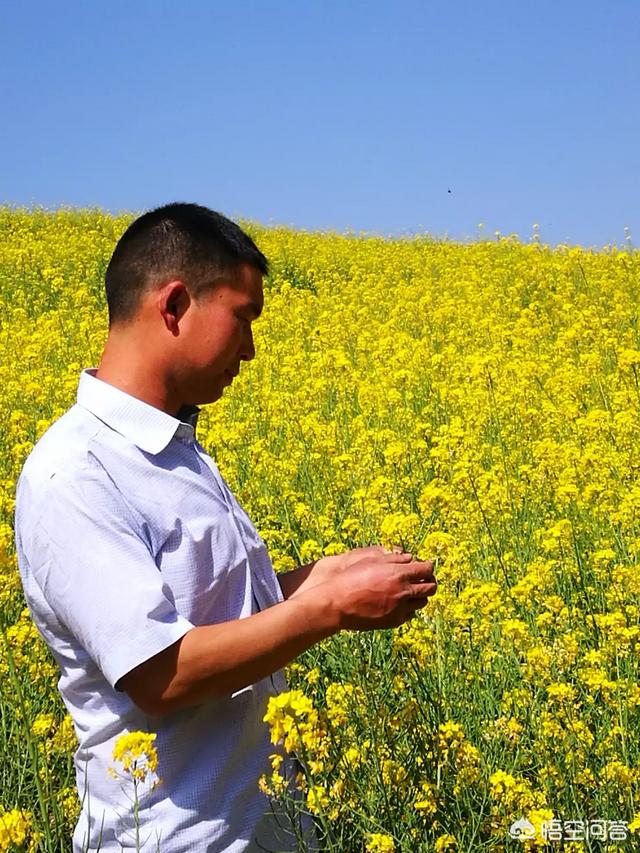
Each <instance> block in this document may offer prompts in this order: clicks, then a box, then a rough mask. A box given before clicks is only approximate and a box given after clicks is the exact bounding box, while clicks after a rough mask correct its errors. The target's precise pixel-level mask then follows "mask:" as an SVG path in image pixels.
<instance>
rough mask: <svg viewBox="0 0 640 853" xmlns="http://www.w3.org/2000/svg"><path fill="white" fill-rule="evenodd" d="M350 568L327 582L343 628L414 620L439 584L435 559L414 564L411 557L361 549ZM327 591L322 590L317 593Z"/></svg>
mask: <svg viewBox="0 0 640 853" xmlns="http://www.w3.org/2000/svg"><path fill="white" fill-rule="evenodd" d="M358 551H359V552H364V553H362V554H357V552H355V551H352V552H350V553H351V554H354V555H357V556H356V557H355V558H354V559H353V560H352V561H350V565H348V566H347V567H346V568H342V569H339V570H335V571H334V572H333V573H332V575H331V577H330V579H329V580H328V581H327V583H326V587H330V588H331V592H330V593H329V594H330V595H331V597H332V599H333V602H334V606H335V607H336V608H337V611H338V625H339V628H342V629H344V628H346V629H350V630H357V631H366V630H369V629H372V628H395V627H397V626H398V625H402V623H403V622H406V621H407V620H408V619H410V618H411V617H412V616H413V615H414V613H415V611H416V610H418V609H420V608H421V607H424V606H425V604H426V603H427V599H428V598H429V597H430V596H432V595H434V594H435V592H436V589H437V581H436V579H435V577H434V574H433V563H432V561H431V560H427V561H425V562H413V561H412V557H411V554H404V553H389V552H386V551H385V550H384V549H382V548H360V549H358ZM321 591H322V592H324V589H323V590H320V588H318V590H317V592H321Z"/></svg>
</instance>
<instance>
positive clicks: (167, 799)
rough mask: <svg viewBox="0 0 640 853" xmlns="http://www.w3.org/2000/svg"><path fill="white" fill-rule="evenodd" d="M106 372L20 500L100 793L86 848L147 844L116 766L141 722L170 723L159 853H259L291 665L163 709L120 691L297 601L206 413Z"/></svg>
mask: <svg viewBox="0 0 640 853" xmlns="http://www.w3.org/2000/svg"><path fill="white" fill-rule="evenodd" d="M95 372H96V371H95V369H91V370H84V371H83V372H82V374H81V376H80V382H79V386H78V400H77V403H76V405H74V406H73V407H72V408H71V409H70V410H69V411H68V412H66V414H64V415H63V416H62V417H61V418H60V419H59V420H58V421H56V422H55V423H54V424H53V425H52V426H51V427H50V428H49V430H48V431H47V432H46V433H45V435H43V436H42V438H41V439H40V441H39V442H38V443H37V445H36V446H35V447H34V449H33V451H32V452H31V454H30V456H29V457H28V459H27V461H26V463H25V465H24V468H23V471H22V474H21V476H20V479H19V482H18V487H17V500H16V545H17V551H18V562H19V568H20V574H21V577H22V582H23V586H24V591H25V595H26V599H27V603H28V606H29V609H30V611H31V615H32V617H33V620H34V622H35V624H36V626H37V627H38V629H39V631H40V632H41V633H42V635H43V637H44V639H45V640H46V642H47V644H48V645H49V647H50V648H51V651H52V653H53V655H54V657H55V659H56V660H57V662H58V663H59V665H60V670H61V677H60V680H59V682H58V687H59V690H60V692H61V694H62V698H63V700H64V702H65V705H66V706H67V708H68V710H69V713H70V714H71V716H72V718H73V721H74V724H75V729H76V733H77V735H78V738H79V748H78V750H77V752H76V754H75V766H76V780H77V785H78V792H79V795H80V797H81V799H82V797H83V793H85V792H87V796H86V797H85V801H84V804H83V810H82V813H81V816H80V819H79V821H78V824H77V826H76V830H75V833H74V837H73V850H74V853H80V851H82V850H87V849H89V850H96V849H97V847H98V842H99V841H100V850H101V851H103V853H112V851H113V853H115V851H118V853H119V852H120V850H121V848H122V847H124V848H125V849H135V831H134V819H133V808H132V806H131V802H130V799H129V798H130V797H132V796H133V787H132V786H130V787H129V788H128V789H125V790H123V789H122V787H121V784H122V783H120V782H118V781H115V780H114V779H112V778H111V777H110V776H109V775H108V773H107V769H108V767H110V766H113V765H114V762H113V760H112V751H113V746H114V742H115V740H116V739H117V737H118V736H119V735H120V734H122V733H124V732H127V731H135V730H144V731H153V732H156V733H157V738H156V741H155V746H156V748H157V752H158V771H157V772H158V776H160V777H161V778H162V780H163V782H162V784H161V785H160V786H159V787H158V788H156V790H155V791H153V792H150V793H146V794H145V795H144V796H143V798H142V802H141V808H140V814H139V825H140V839H141V845H142V846H141V849H142V850H143V851H147V850H149V851H154V853H155V851H156V848H157V836H159V837H160V843H159V850H160V851H161V853H187V851H189V853H194V851H196V853H200V851H203V852H204V851H207V853H222V851H233V853H236V851H245V850H254V849H258V847H257V846H255V845H254V842H252V837H253V835H254V833H256V832H258V833H259V834H260V836H261V838H262V839H263V841H264V839H265V838H266V840H267V845H268V844H269V836H270V830H269V828H268V825H269V819H266V820H265V819H264V817H263V816H264V814H265V812H267V811H268V808H269V804H268V800H267V799H266V798H265V797H264V796H263V794H261V793H260V791H259V789H258V787H257V781H258V778H259V777H260V775H261V774H262V773H263V772H265V771H267V770H268V769H269V766H270V765H269V762H268V755H269V754H270V753H271V752H273V751H274V747H273V746H272V745H271V744H270V742H269V738H268V730H267V727H266V725H265V724H264V723H263V722H262V717H263V715H264V712H265V708H266V703H267V700H268V698H269V696H271V695H274V694H275V693H277V692H278V691H279V690H281V689H283V688H284V689H286V683H285V681H284V678H283V676H282V673H276V674H275V675H274V676H271V678H267V679H265V680H263V681H260V682H259V683H257V684H254V685H252V686H249V687H247V688H245V689H243V690H239V691H238V692H237V693H235V694H233V695H232V696H229V697H225V698H222V699H215V698H214V699H210V700H207V701H204V702H202V703H201V704H198V705H195V706H191V707H188V708H186V709H182V710H180V711H177V712H175V713H172V714H169V715H166V716H163V717H148V716H147V715H145V713H144V712H143V711H141V710H140V709H139V708H138V707H137V706H136V705H135V704H134V703H133V702H132V701H131V699H130V698H129V696H128V695H127V694H126V693H124V692H121V691H118V690H117V689H116V688H115V685H116V683H117V681H118V679H119V678H121V677H122V676H123V675H125V674H126V673H127V672H129V671H130V670H132V669H133V668H134V667H135V666H137V665H138V664H140V663H142V662H143V661H145V660H147V659H148V658H150V657H152V656H153V655H155V654H157V653H158V652H160V651H162V650H163V649H165V648H167V647H168V646H170V645H172V644H173V643H175V642H176V641H177V640H178V639H180V637H182V636H183V635H184V634H186V633H187V631H189V630H190V629H191V628H192V627H193V626H195V625H207V624H211V623H216V622H225V621H228V620H232V619H241V618H243V617H245V616H249V615H250V614H252V613H254V612H256V611H257V610H258V609H264V608H266V607H269V606H271V605H273V604H276V603H277V602H279V601H282V593H281V590H280V585H279V583H278V580H277V578H276V576H275V574H274V571H273V568H272V565H271V561H270V559H269V556H268V553H267V550H266V548H265V545H264V543H263V541H262V540H261V539H260V537H259V535H258V533H257V532H256V529H255V527H254V526H253V524H252V523H251V521H250V519H249V518H248V516H247V515H246V513H245V512H244V511H243V510H242V509H241V507H240V506H239V504H238V502H237V501H236V499H235V498H234V496H233V495H232V494H231V492H230V490H229V488H228V487H227V485H226V483H225V482H224V480H223V479H222V477H221V475H220V472H219V471H218V468H217V466H216V465H215V463H214V462H213V460H212V459H211V458H210V457H209V456H208V455H207V453H206V452H205V451H204V449H203V448H202V446H201V445H200V444H199V443H198V442H197V440H195V437H194V416H195V417H197V412H198V409H197V408H196V407H192V410H191V411H190V412H186V411H185V412H184V413H183V412H182V411H181V412H180V413H179V414H181V415H183V414H184V415H185V418H184V420H180V419H177V418H174V417H171V416H170V415H168V414H166V413H165V412H162V411H160V410H159V409H156V408H154V407H153V406H150V405H148V404H146V403H144V402H142V401H140V400H138V399H136V398H134V397H131V396H130V395H128V394H126V393H124V392H123V391H121V390H119V389H117V388H116V387H114V386H112V385H109V384H108V383H106V382H103V381H101V380H100V379H97V378H95V375H94V374H95ZM189 415H190V416H191V422H189ZM116 767H117V765H116ZM101 825H102V834H101V837H100V829H101ZM143 842H146V843H144V844H142V843H143ZM260 849H263V848H260ZM274 849H283V847H282V846H277V847H274ZM287 849H290V848H288V847H287ZM291 849H296V848H295V846H293V847H292V848H291Z"/></svg>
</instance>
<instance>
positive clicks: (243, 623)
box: [118, 554, 436, 716]
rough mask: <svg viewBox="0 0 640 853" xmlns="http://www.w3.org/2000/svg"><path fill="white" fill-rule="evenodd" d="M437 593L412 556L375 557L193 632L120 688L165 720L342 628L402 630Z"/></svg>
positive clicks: (256, 677) (428, 568) (428, 569)
mask: <svg viewBox="0 0 640 853" xmlns="http://www.w3.org/2000/svg"><path fill="white" fill-rule="evenodd" d="M435 590H436V583H435V579H434V577H433V567H432V564H431V563H430V562H426V563H419V562H411V555H409V554H378V555H376V556H375V557H367V558H364V559H362V560H360V561H358V562H356V563H355V564H354V565H353V566H351V567H350V570H349V571H346V572H341V573H338V574H337V575H336V577H335V578H334V579H333V580H331V581H326V582H323V583H320V584H318V585H316V586H314V587H313V589H308V590H306V591H300V592H299V594H298V595H295V596H292V597H291V598H289V599H288V600H286V601H283V602H281V603H280V604H276V605H274V606H273V607H270V608H268V609H267V610H263V611H261V612H260V613H255V614H254V615H252V616H248V617H246V618H244V619H238V620H233V621H231V622H223V623H220V624H217V625H203V626H199V627H196V628H192V629H191V630H190V631H188V632H187V633H186V634H185V636H184V637H182V638H181V639H180V640H178V641H177V642H176V643H174V644H173V645H172V646H170V647H169V648H167V649H165V650H164V651H162V652H160V653H159V654H157V655H155V656H154V657H152V658H150V659H149V660H147V661H144V663H142V664H140V665H139V666H137V667H135V669H133V670H131V671H130V672H128V673H127V674H126V675H125V676H123V677H122V678H121V679H120V680H119V682H118V686H119V687H121V688H122V689H123V690H125V691H126V692H127V693H128V694H129V696H130V697H131V698H132V700H133V701H134V702H135V703H136V704H137V705H138V706H139V707H140V708H141V709H142V710H143V711H145V712H146V713H148V714H153V715H158V716H160V715H163V714H167V713H171V712H173V711H176V710H178V709H180V708H184V707H188V706H189V705H194V704H197V703H198V702H202V701H204V700H205V699H206V698H208V697H211V696H228V695H230V694H231V693H234V692H236V691H238V690H241V689H242V688H244V687H247V686H248V685H250V684H254V683H255V682H257V681H260V680H261V679H263V678H266V677H267V676H269V675H271V673H273V672H275V671H276V670H278V669H281V668H282V667H283V666H284V665H285V664H287V663H289V662H290V661H292V660H293V659H294V658H295V657H297V656H298V655H299V654H301V652H303V651H305V650H306V649H308V648H310V647H311V646H313V645H314V644H315V643H317V642H319V641H320V640H323V639H325V638H326V637H329V636H331V635H332V634H334V633H336V632H337V631H339V630H341V629H351V630H369V629H372V628H391V627H396V626H397V625H401V624H402V623H403V622H405V621H407V619H409V618H411V616H413V614H414V613H415V611H416V610H417V609H418V608H420V607H423V606H424V605H425V604H426V602H427V598H428V597H429V596H430V595H433V594H434V592H435Z"/></svg>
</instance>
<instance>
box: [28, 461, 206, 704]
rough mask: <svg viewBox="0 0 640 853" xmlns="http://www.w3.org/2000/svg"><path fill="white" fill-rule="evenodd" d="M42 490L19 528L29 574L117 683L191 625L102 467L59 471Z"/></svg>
mask: <svg viewBox="0 0 640 853" xmlns="http://www.w3.org/2000/svg"><path fill="white" fill-rule="evenodd" d="M43 491H44V494H43V493H42V492H41V493H40V494H39V495H37V496H32V497H33V498H34V500H33V501H32V503H31V509H32V510H33V511H32V512H30V513H29V516H30V523H29V525H28V526H27V525H24V524H23V525H22V530H21V539H22V545H23V549H24V553H25V556H26V557H27V560H28V562H29V566H30V570H31V573H32V575H33V578H34V579H35V581H36V583H37V584H38V586H39V587H40V589H41V590H42V594H43V595H44V597H45V599H46V601H47V603H48V604H49V606H50V607H51V609H52V610H53V612H54V613H55V615H56V617H57V618H58V619H59V620H60V621H61V622H62V623H63V624H64V625H65V626H66V627H67V628H68V630H69V631H70V632H71V633H72V634H73V635H74V637H75V638H76V639H77V641H78V642H79V643H80V644H81V645H82V646H83V648H84V649H85V650H86V651H87V653H88V654H89V655H90V657H91V658H92V659H93V661H94V662H95V663H96V665H97V666H98V667H99V669H100V670H101V671H102V673H103V674H104V676H105V678H106V679H107V681H108V682H109V684H110V685H111V686H112V687H115V685H116V682H117V681H118V680H119V679H120V678H121V677H122V676H123V675H126V673H128V672H130V671H131V670H132V669H134V668H135V667H136V666H138V664H140V663H143V662H144V661H145V660H148V659H149V658H151V657H153V656H154V655H156V654H158V653H159V652H161V651H163V650H164V649H166V648H168V647H169V646H170V645H172V644H173V643H175V642H176V641H177V640H179V639H180V638H181V637H183V636H184V635H185V634H186V633H187V632H188V631H189V630H191V628H193V627H194V626H193V625H192V624H191V622H189V620H188V619H185V618H184V617H183V616H181V615H180V614H179V613H178V612H177V611H176V609H175V606H174V604H173V598H172V596H171V592H170V590H169V589H168V588H167V587H166V585H165V584H164V582H163V577H162V574H161V572H160V571H159V569H158V567H157V566H156V564H155V561H154V559H153V555H152V553H151V551H150V549H149V546H148V544H147V543H146V542H145V537H144V531H143V527H142V525H141V522H140V519H137V518H136V517H135V516H134V514H133V512H132V510H131V509H130V508H129V506H128V505H127V503H126V501H125V500H124V498H123V496H122V495H121V494H120V492H119V491H118V490H117V488H116V486H115V484H114V483H113V482H112V480H111V479H110V477H109V476H108V474H107V473H106V471H104V469H103V468H101V467H100V466H99V465H98V464H95V466H90V465H86V466H83V467H82V468H80V469H76V470H75V471H73V472H58V473H56V474H55V476H53V477H52V478H51V479H50V480H49V482H48V483H47V485H46V486H45V487H44V490H43ZM27 492H28V489H27ZM28 500H29V496H28V494H27V495H24V494H23V495H22V503H23V507H24V502H25V501H28Z"/></svg>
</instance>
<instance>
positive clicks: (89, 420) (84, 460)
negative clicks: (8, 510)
mask: <svg viewBox="0 0 640 853" xmlns="http://www.w3.org/2000/svg"><path fill="white" fill-rule="evenodd" d="M101 427H102V424H101V423H100V422H99V421H98V420H97V419H96V418H94V417H93V416H92V415H91V414H90V413H89V412H87V411H86V409H83V408H82V407H81V406H78V405H77V404H76V405H74V406H72V407H71V408H70V409H68V410H67V411H66V412H65V413H64V414H63V415H62V416H61V417H59V418H58V419H57V420H56V421H54V422H53V423H52V424H51V426H50V427H49V428H48V429H47V430H46V432H45V433H44V434H43V435H42V436H41V437H40V439H39V440H38V441H37V442H36V444H35V446H34V447H33V449H32V450H31V453H30V454H29V455H28V456H27V459H26V461H25V463H24V465H23V468H22V471H21V473H20V478H19V481H18V495H17V498H18V500H19V496H20V492H21V490H22V489H24V486H25V485H27V484H28V486H29V491H30V492H31V493H32V494H40V495H44V494H45V493H46V492H48V491H50V489H51V487H52V484H53V481H54V480H55V479H56V477H57V475H64V477H65V478H66V477H68V476H69V475H73V473H74V472H78V471H80V470H82V469H83V468H84V467H86V466H87V464H88V462H89V452H88V451H89V447H90V444H91V440H92V439H93V438H94V436H95V435H96V434H97V433H98V432H99V431H100V429H101Z"/></svg>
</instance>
